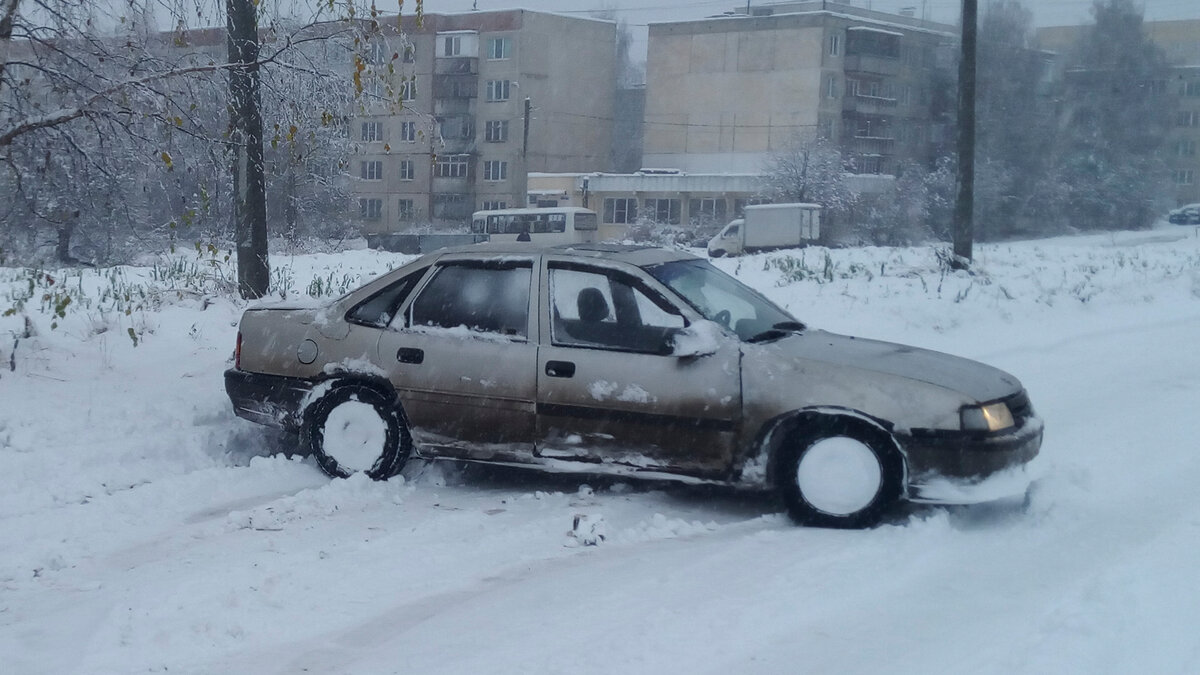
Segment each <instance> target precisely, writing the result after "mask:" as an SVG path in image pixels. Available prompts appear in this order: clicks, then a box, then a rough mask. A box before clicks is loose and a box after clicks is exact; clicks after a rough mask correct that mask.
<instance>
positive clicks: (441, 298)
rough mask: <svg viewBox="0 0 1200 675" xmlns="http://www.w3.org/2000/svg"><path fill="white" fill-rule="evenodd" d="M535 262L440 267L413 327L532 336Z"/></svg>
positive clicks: (417, 304) (418, 304)
mask: <svg viewBox="0 0 1200 675" xmlns="http://www.w3.org/2000/svg"><path fill="white" fill-rule="evenodd" d="M532 277H533V267H532V264H531V263H524V264H519V263H518V264H511V265H507V264H506V265H503V266H492V265H489V266H480V265H472V264H449V265H443V266H441V267H439V268H438V269H437V270H436V271H435V272H434V276H433V278H432V279H430V281H429V283H428V284H426V285H425V287H424V288H423V289H421V292H420V294H419V295H417V297H416V299H414V300H413V303H412V305H411V307H410V310H409V311H410V321H409V325H410V326H411V327H413V328H464V329H466V330H468V331H470V332H476V333H492V334H499V335H505V336H510V337H522V338H523V337H526V334H527V326H528V324H529V283H530V280H531V279H532Z"/></svg>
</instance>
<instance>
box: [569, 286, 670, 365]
mask: <svg viewBox="0 0 1200 675" xmlns="http://www.w3.org/2000/svg"><path fill="white" fill-rule="evenodd" d="M550 313H551V317H552V320H551V322H550V333H551V336H550V337H551V341H552V342H553V343H554V344H556V345H562V346H571V347H590V348H598V349H617V350H622V351H633V352H645V353H666V351H667V348H668V347H667V346H668V344H669V342H670V337H671V336H672V335H673V334H674V333H675V332H677V331H678V330H679V329H681V328H683V327H684V325H685V322H684V319H683V316H681V315H680V314H678V313H677V311H676V310H675V308H673V307H671V306H670V305H669V304H667V303H666V302H665V301H663V300H662V299H661V298H659V297H657V294H654V293H652V292H650V291H649V290H648V289H646V288H645V287H643V286H642V285H641V284H639V283H638V282H637V281H636V279H633V278H630V277H628V276H627V275H624V274H621V273H619V272H615V271H610V270H603V269H594V270H592V269H588V270H584V269H577V268H571V267H555V266H553V265H552V266H551V268H550Z"/></svg>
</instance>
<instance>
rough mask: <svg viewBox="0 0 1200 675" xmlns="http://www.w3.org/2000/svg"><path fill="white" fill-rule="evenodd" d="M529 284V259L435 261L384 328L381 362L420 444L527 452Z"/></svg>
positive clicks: (487, 454) (500, 454)
mask: <svg viewBox="0 0 1200 675" xmlns="http://www.w3.org/2000/svg"><path fill="white" fill-rule="evenodd" d="M532 283H533V260H532V259H525V260H505V261H499V262H497V261H485V260H476V259H469V258H468V259H456V260H444V261H439V263H438V264H436V265H435V267H434V269H433V270H432V272H431V273H430V274H429V276H428V277H427V280H426V281H425V282H424V283H423V284H422V285H421V287H420V288H418V289H417V291H416V293H415V294H414V297H413V298H412V299H411V301H409V302H408V303H407V304H406V305H405V307H404V308H403V310H402V311H401V313H400V314H399V315H398V316H397V317H396V318H395V319H393V321H392V323H391V324H390V325H389V328H388V330H386V331H383V335H382V336H381V337H380V340H379V358H380V361H381V362H382V363H387V364H388V366H387V371H388V377H389V379H390V380H391V382H392V384H393V385H394V386H395V387H396V390H397V392H398V393H399V395H400V397H401V401H402V403H403V405H404V410H405V412H406V413H407V415H408V420H409V424H410V426H411V428H412V433H413V437H414V439H415V440H416V441H417V443H418V444H420V445H423V446H429V447H433V448H437V449H438V451H439V454H443V455H449V456H457V457H464V458H473V459H507V460H512V459H516V458H521V457H524V458H525V459H528V458H530V457H531V456H532V451H533V432H534V424H535V416H534V408H535V393H536V385H537V381H536V378H535V377H534V372H535V368H536V360H537V346H536V344H534V341H531V340H530V339H529V335H530V331H531V321H530V319H531V313H530V297H531V293H532V291H531V286H532ZM533 325H536V323H533Z"/></svg>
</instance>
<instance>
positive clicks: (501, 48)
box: [487, 38, 512, 61]
mask: <svg viewBox="0 0 1200 675" xmlns="http://www.w3.org/2000/svg"><path fill="white" fill-rule="evenodd" d="M510 55H512V40H511V39H510V38H492V39H490V40H488V50H487V57H488V58H489V59H492V60H493V61H496V60H500V59H507V58H508V57H509V56H510Z"/></svg>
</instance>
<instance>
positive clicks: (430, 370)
mask: <svg viewBox="0 0 1200 675" xmlns="http://www.w3.org/2000/svg"><path fill="white" fill-rule="evenodd" d="M225 382H226V390H227V392H228V394H229V397H230V399H231V400H232V402H233V407H234V409H235V411H236V412H237V414H238V415H240V416H242V417H244V418H246V419H250V420H253V421H256V422H260V423H263V424H269V425H274V426H279V427H283V428H286V429H292V430H296V431H298V432H299V433H300V438H301V442H302V444H303V445H304V446H305V449H306V450H308V451H310V452H311V453H312V455H313V456H314V457H315V458H316V460H317V463H318V464H319V465H320V467H321V468H322V469H323V470H325V471H326V472H327V473H329V474H330V475H332V476H342V477H344V476H348V475H350V474H352V473H355V472H366V473H367V474H368V475H369V476H371V477H372V478H376V479H386V478H388V477H390V476H392V475H395V474H396V473H397V472H399V471H400V469H401V468H402V467H403V465H404V463H405V461H406V460H407V459H408V458H409V456H410V455H412V454H414V453H415V454H416V455H417V456H419V457H424V458H450V459H458V460H466V461H474V462H489V463H499V464H508V465H521V466H530V467H538V468H543V469H547V470H554V471H578V472H582V473H606V474H620V475H630V476H639V475H640V476H649V477H655V478H676V479H681V480H687V481H694V482H711V483H721V484H727V485H737V486H746V487H754V488H762V489H769V490H774V491H775V492H776V493H777V494H779V495H780V497H781V498H782V500H783V503H784V505H785V506H786V508H787V510H788V512H789V513H790V514H791V516H792V517H793V518H794V519H795V520H796V521H797V522H800V523H804V524H810V525H820V526H827V527H864V526H869V525H872V524H874V523H877V522H878V521H879V519H880V518H881V517H883V516H884V515H885V514H886V513H887V511H888V510H889V509H890V508H891V507H892V506H894V505H895V504H896V503H897V502H899V501H901V500H905V499H907V500H912V501H926V502H953V503H969V502H974V501H982V500H987V499H994V498H997V497H1001V496H1007V495H1008V494H1010V493H1014V492H1019V491H1023V490H1024V489H1025V488H1026V487H1027V485H1028V480H1027V478H1025V474H1024V472H1023V471H1022V468H1023V466H1024V465H1025V464H1026V463H1027V462H1028V461H1029V460H1031V459H1032V458H1033V457H1034V456H1035V455H1036V454H1037V452H1038V448H1039V446H1040V444H1041V438H1042V423H1041V420H1040V419H1039V418H1037V417H1036V416H1035V415H1034V413H1033V410H1032V407H1031V406H1030V404H1029V399H1028V397H1027V396H1026V393H1025V391H1024V389H1023V388H1022V386H1021V384H1020V382H1018V381H1017V380H1016V378H1014V377H1012V376H1011V375H1009V374H1007V373H1005V372H1003V371H1000V370H996V369H994V368H991V367H989V366H985V365H983V364H980V363H977V362H974V361H969V360H966V359H962V358H957V357H953V356H949V355H946V354H941V353H937V352H931V351H927V350H921V349H916V348H913V347H907V346H903V345H896V344H891V343H885V342H878V341H872V340H863V339H858V338H853V337H847V336H842V335H836V334H833V333H828V332H824V331H820V330H814V329H810V328H807V327H806V326H804V325H803V324H802V323H800V322H799V321H797V320H796V319H795V318H793V317H791V316H790V315H788V314H787V313H786V312H785V311H784V310H782V309H780V308H779V307H777V306H775V305H774V304H772V303H771V302H770V301H768V300H767V299H766V298H764V297H763V296H761V295H760V294H758V293H757V292H755V291H754V290H752V289H750V288H748V287H746V286H744V285H742V284H741V283H740V282H738V281H737V280H735V279H734V278H732V277H730V276H728V275H726V274H724V273H723V272H721V271H720V270H718V269H716V268H715V267H713V266H711V265H710V264H709V263H708V262H706V261H704V260H701V259H699V258H696V257H694V256H691V255H689V254H687V253H683V252H679V251H668V250H663V249H657V248H648V247H635V246H608V245H596V244H586V245H578V244H576V245H571V246H566V245H564V246H558V247H539V246H536V245H531V244H525V243H512V244H504V245H499V244H482V245H476V246H470V247H462V248H457V249H447V250H443V251H439V252H436V253H432V254H430V255H427V256H424V257H422V258H419V259H417V260H415V261H413V262H411V263H409V264H408V265H405V266H404V267H401V268H399V269H397V270H394V271H392V272H389V273H387V274H385V275H383V276H381V277H379V278H377V279H375V280H374V281H372V282H370V283H368V284H366V285H365V286H363V287H362V288H359V289H358V290H355V291H353V292H351V293H349V294H347V295H346V296H344V297H342V298H340V299H338V300H336V301H334V302H333V303H331V304H330V305H328V306H326V307H323V308H320V309H301V308H282V307H264V308H255V309H251V310H248V311H247V312H246V313H245V314H244V316H243V317H242V321H241V325H240V327H239V332H238V342H237V357H236V364H235V366H234V367H233V368H231V369H230V370H228V371H227V372H226V374H225Z"/></svg>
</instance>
